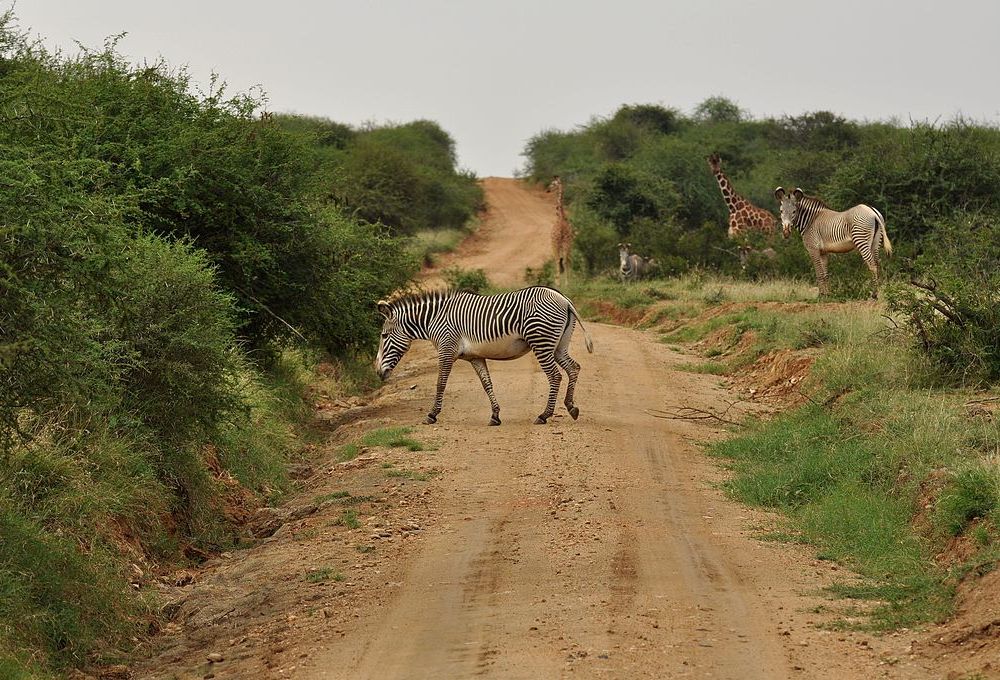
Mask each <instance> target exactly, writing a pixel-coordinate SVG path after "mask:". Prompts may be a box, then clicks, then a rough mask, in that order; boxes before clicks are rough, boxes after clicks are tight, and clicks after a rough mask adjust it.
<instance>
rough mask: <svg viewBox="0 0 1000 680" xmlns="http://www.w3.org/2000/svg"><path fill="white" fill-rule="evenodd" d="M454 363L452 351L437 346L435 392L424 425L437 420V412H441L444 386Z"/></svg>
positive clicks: (431, 423)
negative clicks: (431, 406)
mask: <svg viewBox="0 0 1000 680" xmlns="http://www.w3.org/2000/svg"><path fill="white" fill-rule="evenodd" d="M454 365H455V353H454V351H452V350H451V349H449V348H445V347H442V348H439V349H438V383H437V394H436V395H435V397H434V407H433V408H432V409H431V410H430V413H428V414H427V417H426V418H425V419H424V425H433V424H434V423H436V422H437V417H438V414H439V413H441V404H442V403H443V402H444V388H445V386H446V385H447V384H448V376H449V375H451V369H452V366H454Z"/></svg>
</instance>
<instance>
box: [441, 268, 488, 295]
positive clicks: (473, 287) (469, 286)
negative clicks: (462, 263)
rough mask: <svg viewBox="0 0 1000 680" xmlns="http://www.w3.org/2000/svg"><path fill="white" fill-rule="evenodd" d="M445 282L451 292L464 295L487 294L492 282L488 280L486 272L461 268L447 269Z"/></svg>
mask: <svg viewBox="0 0 1000 680" xmlns="http://www.w3.org/2000/svg"><path fill="white" fill-rule="evenodd" d="M442 273H443V274H444V280H445V281H446V282H447V284H448V288H449V289H451V290H457V291H461V292H463V293H485V292H486V290H487V289H488V288H489V287H490V281H489V279H487V278H486V272H484V271H483V270H482V269H461V268H459V267H449V268H448V269H445V270H444V272H442Z"/></svg>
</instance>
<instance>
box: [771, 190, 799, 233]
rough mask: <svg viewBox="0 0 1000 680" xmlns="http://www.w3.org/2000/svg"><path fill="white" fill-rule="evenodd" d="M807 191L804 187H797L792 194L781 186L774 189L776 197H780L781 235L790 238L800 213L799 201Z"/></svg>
mask: <svg viewBox="0 0 1000 680" xmlns="http://www.w3.org/2000/svg"><path fill="white" fill-rule="evenodd" d="M803 196H805V193H804V192H803V191H802V189H799V188H796V189H795V190H794V191H792V193H791V194H789V193H786V192H785V190H784V189H783V188H781V187H778V188H777V189H775V190H774V197H775V198H776V199H778V208H779V209H778V213H779V214H780V215H781V235H782V237H784V238H788V237H789V236H790V235H791V233H792V228H793V227H794V226H795V220H796V218H797V217H798V215H799V202H800V201H801V200H802V197H803Z"/></svg>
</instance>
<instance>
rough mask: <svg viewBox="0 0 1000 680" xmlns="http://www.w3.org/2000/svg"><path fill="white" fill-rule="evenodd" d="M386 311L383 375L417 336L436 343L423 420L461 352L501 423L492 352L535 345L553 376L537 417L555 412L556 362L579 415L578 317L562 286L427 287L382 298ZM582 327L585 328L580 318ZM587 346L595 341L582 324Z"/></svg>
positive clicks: (508, 355) (512, 353)
mask: <svg viewBox="0 0 1000 680" xmlns="http://www.w3.org/2000/svg"><path fill="white" fill-rule="evenodd" d="M378 306H379V311H380V312H381V313H382V314H383V316H385V323H384V324H383V327H382V339H381V342H380V343H379V350H378V356H377V357H376V359H375V364H376V370H377V371H378V374H379V376H380V377H381V378H382V379H383V380H385V379H386V378H388V376H389V374H390V373H391V372H392V370H393V368H395V366H396V364H397V363H399V360H400V359H401V358H402V357H403V355H404V354H405V353H406V351H407V350H408V349H409V348H410V342H411V341H412V340H430V341H431V342H433V343H434V346H435V347H436V348H437V350H438V369H439V370H438V384H437V394H436V398H435V400H434V406H433V408H432V409H431V411H430V412H429V413H428V414H427V419H426V421H425V422H427V423H433V422H436V420H437V416H438V414H439V413H440V412H441V405H442V402H443V398H444V389H445V386H446V385H447V383H448V376H449V375H450V373H451V369H452V366H453V365H454V363H455V360H456V359H464V360H466V361H468V362H470V363H471V364H472V366H473V368H474V369H475V370H476V374H477V375H478V376H479V379H480V382H481V383H482V385H483V389H484V390H485V391H486V394H487V396H488V397H489V399H490V405H491V406H492V408H493V415H492V417H491V418H490V424H491V425H499V424H500V415H499V414H500V406H499V404H498V403H497V401H496V397H495V396H494V394H493V384H492V381H491V379H490V375H489V370H488V368H487V366H486V360H487V359H498V360H507V359H516V358H518V357H521V356H524V355H525V354H527V353H528V351H532V352H534V354H535V357H536V358H537V359H538V363H539V365H541V367H542V370H543V371H545V374H546V375H547V376H548V379H549V398H548V401H547V403H546V408H545V411H544V412H543V413H542V414H541V415H539V416H538V418H537V419H536V421H535V422H536V423H544V422H545V421H546V420H547V419H548V418H549V417H551V416H552V413H553V412H554V411H555V403H556V398H557V396H558V393H559V383H560V381H561V380H562V376H561V374H560V372H559V367H561V368H562V370H564V371H565V372H566V374H567V376H568V377H569V385H568V387H567V390H566V399H565V404H566V408H567V409H568V410H569V412H570V415H572V416H573V418H576V417H577V416H578V415H579V409H578V408H577V407H576V406H575V405H574V403H573V392H574V389H575V387H576V379H577V375H578V374H579V372H580V365H579V364H578V363H576V361H574V360H573V359H572V357H570V356H569V351H568V350H569V342H570V338H571V337H572V335H573V326H574V323H575V322H577V321H579V320H580V316H579V314H578V313H577V311H576V308H575V307H573V303H572V302H570V301H569V299H568V298H567V297H566V296H564V295H563V294H562V293H560V292H559V291H557V290H555V289H552V288H546V287H544V286H532V287H530V288H522V289H521V290H516V291H513V292H510V293H502V294H498V295H475V294H472V293H458V292H442V291H436V292H430V293H422V294H417V295H409V296H406V297H403V298H401V299H399V300H396V301H394V302H391V303H390V302H380V303H379V305H378ZM580 327H581V328H583V324H582V322H581V324H580ZM583 332H584V337H585V340H586V344H587V350H588V351H590V352H593V351H594V350H593V343H592V342H591V339H590V335H589V334H588V333H587V330H586V329H585V328H583Z"/></svg>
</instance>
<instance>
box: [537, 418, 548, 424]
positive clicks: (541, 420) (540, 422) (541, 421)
mask: <svg viewBox="0 0 1000 680" xmlns="http://www.w3.org/2000/svg"><path fill="white" fill-rule="evenodd" d="M546 420H548V418H544V417H542V416H538V417H537V418H535V425H544V424H545V421H546Z"/></svg>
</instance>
